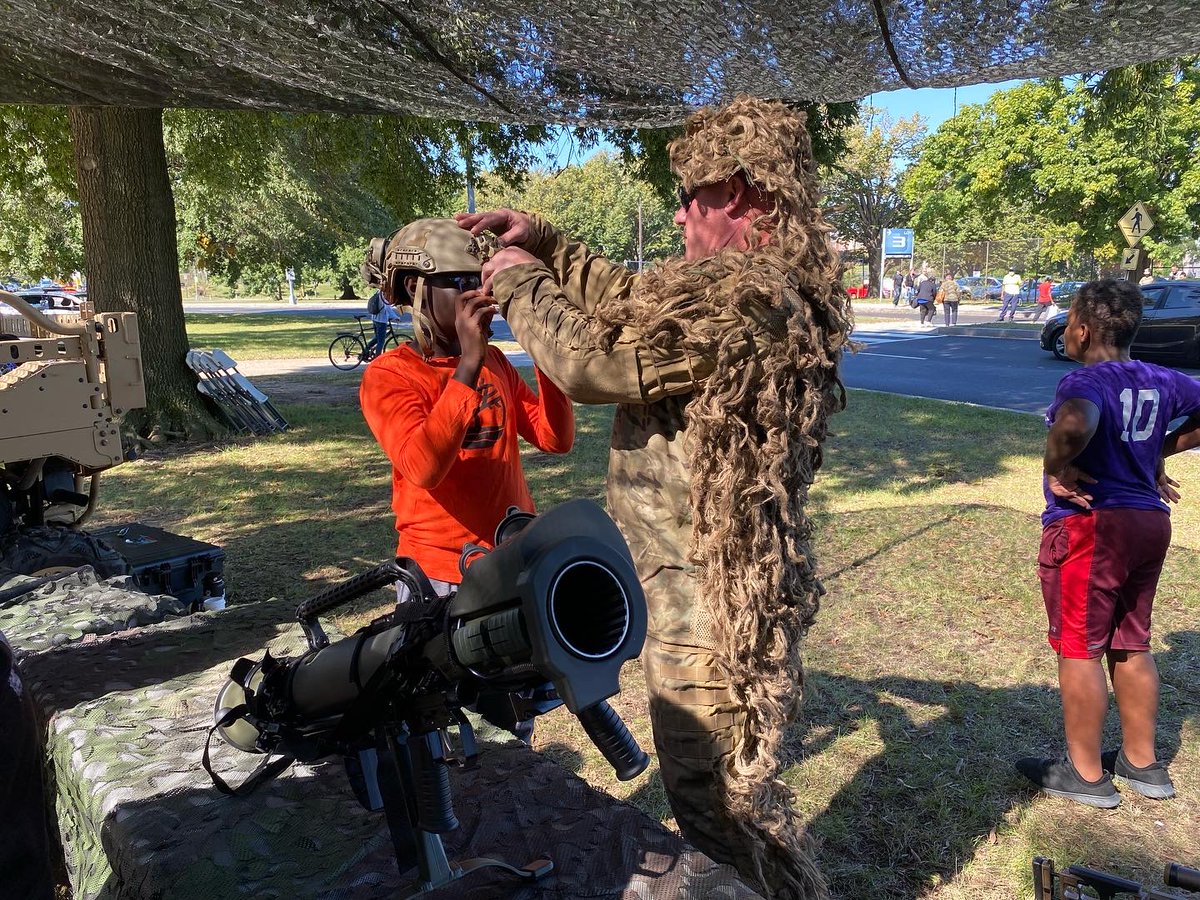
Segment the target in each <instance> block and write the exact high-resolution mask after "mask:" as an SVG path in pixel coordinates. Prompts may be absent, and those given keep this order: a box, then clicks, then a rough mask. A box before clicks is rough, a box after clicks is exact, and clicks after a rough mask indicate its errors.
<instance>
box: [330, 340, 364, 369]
mask: <svg viewBox="0 0 1200 900" xmlns="http://www.w3.org/2000/svg"><path fill="white" fill-rule="evenodd" d="M366 354H367V347H366V345H365V344H363V342H362V341H361V340H359V339H358V338H357V337H356V336H354V335H352V334H339V335H338V336H337V337H335V338H334V339H333V342H332V343H331V344H330V345H329V361H330V362H331V363H333V367H334V368H335V369H341V370H342V371H343V372H349V371H350V370H351V369H357V368H358V365H359V363H361V362H362V361H363V357H365V356H366Z"/></svg>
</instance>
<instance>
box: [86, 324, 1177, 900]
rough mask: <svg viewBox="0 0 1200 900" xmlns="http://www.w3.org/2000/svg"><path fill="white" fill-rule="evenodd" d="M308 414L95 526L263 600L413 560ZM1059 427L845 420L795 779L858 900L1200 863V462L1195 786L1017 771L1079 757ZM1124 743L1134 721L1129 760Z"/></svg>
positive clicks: (642, 731)
mask: <svg viewBox="0 0 1200 900" xmlns="http://www.w3.org/2000/svg"><path fill="white" fill-rule="evenodd" d="M272 321H279V320H275V319H272ZM298 324H300V325H301V326H308V327H316V326H315V324H314V323H313V322H312V321H309V320H305V321H303V322H301V323H298ZM189 327H190V326H189ZM226 349H228V347H227V348H226ZM230 352H233V351H230ZM234 355H235V356H236V354H234ZM282 411H283V413H284V415H285V416H286V417H287V418H288V419H289V421H291V422H292V423H293V428H292V430H290V431H289V432H287V433H286V434H283V435H277V436H273V437H269V438H264V439H257V440H255V439H248V438H247V439H237V440H233V441H230V442H228V443H225V444H222V445H219V446H212V445H205V446H202V447H192V448H183V449H175V450H171V451H169V452H168V453H166V454H163V455H154V456H150V457H147V458H144V459H142V460H140V461H138V462H135V463H130V464H128V465H124V466H121V467H119V468H117V469H115V470H113V472H112V473H111V474H109V475H106V476H105V481H104V487H103V488H102V498H103V499H102V502H101V505H100V509H101V511H102V515H100V516H98V521H97V522H96V523H95V524H96V525H102V524H108V523H110V522H117V521H129V520H134V519H137V520H141V521H146V522H150V523H152V524H158V525H162V526H166V527H169V528H171V529H173V530H176V531H179V532H181V533H184V534H190V535H193V536H195V537H198V538H201V539H204V540H208V541H213V542H215V543H218V544H220V545H222V546H223V547H225V549H226V553H227V583H228V587H229V590H230V596H231V599H232V601H233V602H238V603H249V602H253V601H256V600H262V599H265V598H267V597H271V596H275V597H283V598H286V599H288V600H290V601H299V600H300V599H302V598H304V597H307V596H310V595H312V594H313V593H315V592H316V591H317V590H318V589H320V588H321V587H323V586H325V585H327V584H329V583H330V582H331V581H334V580H337V579H341V578H344V577H346V576H348V575H350V574H353V573H355V572H358V571H360V570H361V569H364V568H366V567H367V566H369V565H371V564H373V563H375V562H377V561H379V560H381V559H385V558H387V557H388V556H389V555H390V554H391V553H392V551H393V549H394V547H395V536H394V531H393V525H392V515H391V512H390V509H389V496H388V494H389V469H388V466H387V465H386V463H385V461H384V459H383V457H382V455H381V454H380V452H379V451H378V449H377V448H376V446H375V444H374V442H373V440H372V439H371V437H370V435H369V433H368V432H367V430H366V427H365V426H364V425H363V423H362V420H361V416H360V415H359V412H358V410H357V409H356V408H355V407H354V406H352V405H351V406H348V405H324V406H316V405H292V406H286V407H284V408H283V410H282ZM577 413H578V428H579V436H578V439H577V443H576V450H575V451H573V452H572V454H570V455H569V456H567V457H551V456H547V455H545V454H541V453H538V452H536V451H531V450H528V449H527V450H526V453H525V456H524V462H525V467H526V472H527V474H528V477H529V480H530V483H531V485H532V487H533V491H534V495H535V497H536V498H537V500H538V502H539V504H540V505H541V506H542V507H543V508H545V507H546V506H549V505H552V504H554V503H557V502H560V501H562V500H566V499H569V498H571V497H579V496H583V497H591V498H593V499H596V500H599V501H601V502H603V493H604V471H605V466H606V456H607V446H608V433H609V427H610V424H611V409H609V408H607V407H590V408H588V407H581V408H578V409H577ZM1043 438H1044V428H1043V426H1042V424H1041V423H1040V422H1039V421H1038V419H1036V418H1035V417H1032V416H1025V415H1019V414H1015V413H1013V414H1009V413H1004V412H996V411H990V410H982V409H977V408H973V407H967V406H961V405H956V404H947V403H939V402H935V401H926V400H916V399H911V400H909V399H903V398H897V397H892V396H886V395H877V394H870V393H863V392H856V391H852V392H851V394H850V406H849V409H848V410H847V411H846V412H844V413H842V414H840V415H839V416H838V417H837V418H836V419H835V420H834V423H833V433H832V434H831V436H830V439H829V442H828V445H827V452H826V457H825V468H824V469H823V471H822V472H821V473H820V477H819V479H818V483H817V485H816V487H815V489H814V491H813V494H812V498H811V504H810V509H811V512H812V515H813V517H814V520H815V522H816V525H817V530H816V535H817V536H816V542H817V551H818V554H819V559H820V564H821V570H822V572H823V573H824V580H825V584H826V586H827V588H828V590H829V593H828V596H827V597H826V598H825V601H824V605H823V608H822V611H821V614H820V616H819V618H818V620H817V624H816V625H815V626H814V627H813V629H812V631H811V632H810V634H809V637H808V642H807V682H806V701H805V706H804V710H803V713H802V715H801V719H800V721H799V722H798V723H797V725H796V727H795V729H794V730H793V732H792V735H791V740H790V744H789V753H790V759H789V767H788V769H787V771H786V774H785V777H786V778H787V780H788V781H789V782H791V783H792V784H793V785H795V786H796V788H797V795H798V797H799V803H800V811H801V814H802V816H803V817H804V819H805V821H806V822H807V823H808V824H809V826H810V828H811V829H812V830H813V832H814V833H815V834H816V835H817V837H818V840H819V842H820V846H821V856H820V861H821V865H822V867H823V868H824V870H825V872H826V874H827V875H828V876H829V878H830V881H831V883H832V885H833V888H834V893H835V895H836V896H837V897H844V898H859V897H866V896H871V897H895V898H902V897H915V896H921V897H935V898H939V900H940V898H946V900H949V898H981V897H982V898H995V900H1001V898H1004V900H1008V898H1011V897H1014V896H1028V895H1029V894H1030V893H1031V876H1030V868H1029V864H1030V860H1031V858H1032V857H1033V856H1034V855H1037V854H1044V855H1048V856H1051V857H1053V858H1054V859H1055V861H1056V863H1057V864H1058V865H1059V866H1060V867H1065V866H1066V865H1067V864H1069V863H1075V862H1084V863H1087V864H1090V865H1093V866H1096V867H1101V868H1108V869H1110V870H1113V871H1117V872H1119V873H1121V874H1124V875H1127V876H1130V877H1135V878H1139V879H1143V880H1148V881H1149V882H1150V883H1153V884H1156V885H1157V884H1160V883H1161V882H1160V877H1161V870H1162V862H1163V861H1165V860H1167V859H1176V860H1180V861H1182V862H1184V863H1188V864H1196V863H1198V862H1200V688H1198V687H1197V684H1196V672H1197V671H1198V670H1200V669H1198V666H1200V628H1198V627H1197V625H1196V622H1197V616H1198V614H1200V579H1197V577H1196V573H1197V571H1200V456H1197V455H1195V454H1189V455H1186V456H1185V457H1182V458H1176V460H1173V461H1172V463H1171V464H1170V466H1169V470H1170V472H1171V473H1172V475H1174V477H1175V478H1176V480H1178V481H1179V482H1181V484H1182V491H1183V493H1184V501H1183V505H1182V506H1181V507H1180V508H1179V509H1178V510H1177V511H1176V514H1175V516H1174V529H1175V539H1174V545H1173V547H1172V550H1171V553H1170V555H1169V557H1168V560H1167V566H1166V570H1165V572H1164V575H1163V581H1162V587H1161V589H1160V592H1159V599H1158V608H1157V611H1156V615H1155V634H1156V637H1155V644H1154V649H1155V652H1156V655H1157V658H1158V662H1159V666H1160V669H1161V673H1162V680H1163V700H1162V721H1161V722H1160V725H1159V744H1160V748H1161V750H1162V752H1164V753H1165V755H1166V757H1167V758H1168V759H1170V760H1172V764H1171V772H1172V776H1173V778H1174V780H1175V784H1176V788H1177V790H1178V792H1179V798H1177V799H1175V800H1173V801H1168V802H1165V803H1155V802H1153V801H1147V800H1142V799H1141V798H1139V797H1137V796H1136V795H1132V794H1131V793H1129V792H1127V793H1126V795H1125V796H1126V799H1125V802H1124V803H1123V805H1122V806H1121V807H1120V808H1118V809H1116V810H1113V811H1101V810H1093V809H1088V808H1084V807H1079V806H1075V805H1073V804H1070V803H1067V802H1066V801H1058V800H1052V799H1049V798H1043V797H1039V796H1035V795H1034V794H1033V793H1032V792H1031V791H1029V790H1027V789H1026V787H1025V786H1024V784H1023V782H1022V779H1021V778H1020V777H1019V776H1017V775H1016V774H1015V773H1014V772H1013V770H1012V766H1011V763H1012V760H1013V759H1015V758H1017V757H1019V756H1023V755H1028V754H1033V753H1049V752H1059V751H1060V750H1061V748H1062V738H1061V721H1060V711H1059V706H1058V692H1057V687H1056V681H1055V665H1054V659H1053V657H1052V656H1051V654H1050V651H1049V649H1048V648H1047V647H1046V644H1045V639H1044V634H1045V619H1044V613H1043V611H1042V605H1041V599H1040V595H1039V591H1038V585H1037V566H1036V558H1037V545H1038V536H1039V531H1040V528H1039V523H1038V517H1037V513H1038V511H1039V509H1040V507H1041V497H1040V490H1039V476H1038V473H1039V470H1040V451H1041V443H1042V440H1043ZM376 599H377V600H378V601H379V605H377V606H373V607H371V608H370V609H368V608H365V607H364V608H360V609H358V610H355V611H352V612H351V613H349V614H348V615H345V616H343V617H342V618H341V619H340V620H339V625H340V626H342V627H343V628H353V627H356V626H357V625H358V624H361V623H362V622H365V621H366V620H367V619H368V618H369V617H370V616H371V615H372V614H377V613H378V612H379V611H380V610H381V609H382V608H383V606H384V604H386V599H387V598H386V595H385V594H384V593H382V592H381V593H380V594H379V595H378V596H377V598H376ZM624 674H625V678H624V685H625V690H624V691H623V693H622V694H621V695H620V696H619V697H617V698H615V700H614V706H615V707H617V708H618V710H619V711H620V712H621V713H622V715H624V716H625V718H626V721H627V722H628V723H629V725H630V727H631V729H632V730H633V731H634V733H635V734H636V735H637V736H638V737H639V739H640V741H641V743H642V746H643V748H646V749H652V744H651V741H650V734H649V728H648V723H647V717H646V707H645V696H644V690H643V682H642V676H641V671H640V668H639V666H638V664H637V663H636V662H633V663H630V664H628V666H627V669H626V671H625V673H624ZM1116 735H1117V731H1116V721H1115V713H1114V714H1110V721H1109V734H1108V738H1109V742H1108V745H1109V746H1114V747H1115V746H1116ZM535 745H536V746H538V747H539V749H541V750H542V751H543V752H546V753H547V754H550V755H552V756H553V757H554V758H556V759H557V760H559V761H560V762H561V763H563V764H564V765H567V766H570V767H571V768H573V769H575V770H576V771H578V772H580V774H581V775H582V776H583V777H585V778H587V779H588V780H589V781H590V782H592V783H593V784H596V785H598V786H600V787H602V788H603V789H605V790H608V791H609V792H611V793H612V794H614V795H616V796H618V797H623V798H627V799H629V800H630V801H631V802H633V803H635V804H637V805H638V806H640V807H641V808H642V809H644V810H645V811H646V812H647V813H648V814H649V815H651V816H653V817H655V818H658V819H661V820H663V821H667V822H668V823H669V822H670V810H669V808H668V807H667V805H666V802H665V797H664V794H663V790H662V786H661V782H660V780H659V777H658V775H657V771H656V769H655V768H654V767H653V766H652V767H651V769H650V771H649V772H648V773H647V774H646V775H643V776H642V777H640V778H638V779H635V780H634V781H632V782H630V783H628V784H621V783H618V782H617V781H616V780H615V779H614V778H613V777H612V773H611V770H610V769H608V768H607V766H606V765H605V764H604V763H603V761H602V759H601V758H600V756H599V754H598V753H597V752H596V751H595V750H594V749H593V748H592V747H591V745H590V744H589V743H588V742H587V739H586V737H585V736H584V734H583V731H582V728H580V727H579V726H578V725H577V723H576V722H575V720H574V719H572V718H571V717H570V716H569V715H567V714H566V713H565V712H564V711H563V710H559V711H556V712H555V713H552V714H551V715H550V716H548V717H546V719H545V720H543V721H542V722H541V723H540V724H539V726H538V734H537V736H536V737H535Z"/></svg>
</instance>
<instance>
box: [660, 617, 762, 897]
mask: <svg viewBox="0 0 1200 900" xmlns="http://www.w3.org/2000/svg"><path fill="white" fill-rule="evenodd" d="M648 599H649V597H648ZM652 602H653V601H652ZM651 618H652V619H653V618H654V616H653V615H652V616H651ZM673 636H674V635H673ZM678 636H680V637H682V636H683V635H678ZM691 643H693V644H695V643H697V641H696V640H694V639H693V640H692V641H691ZM642 667H643V669H644V670H645V674H646V691H647V693H648V695H649V699H650V722H651V725H652V726H653V728H654V747H655V750H656V751H657V753H658V766H659V772H660V774H661V775H662V780H663V785H664V787H665V788H666V790H667V799H668V801H669V802H670V804H671V810H672V812H674V813H675V821H676V823H677V824H678V826H679V831H680V833H681V834H682V835H683V836H684V838H686V839H687V840H688V841H689V842H690V843H691V844H693V845H694V846H695V847H697V848H699V849H700V850H702V851H704V853H706V854H707V855H708V856H710V857H711V858H712V859H714V860H716V861H717V862H723V863H728V864H729V865H732V866H733V867H734V868H736V869H737V870H738V871H739V872H742V873H743V874H747V873H749V872H752V871H753V867H752V865H751V858H752V855H751V851H750V848H749V846H748V844H747V839H746V835H745V833H744V832H743V831H742V830H741V829H740V828H739V827H738V826H737V825H736V823H734V822H733V820H731V819H730V818H729V816H728V815H726V813H725V805H724V801H723V796H722V787H721V785H722V781H723V778H724V770H723V761H724V759H725V757H726V756H727V755H728V754H729V753H730V752H731V750H732V749H733V744H734V735H735V733H736V731H737V729H738V727H739V726H740V725H741V723H742V722H743V721H744V719H745V710H743V709H740V708H739V707H738V706H736V705H735V704H734V702H733V700H732V699H731V698H730V696H729V688H728V685H727V684H726V683H725V681H724V679H723V678H722V675H721V673H720V672H719V671H718V670H717V668H716V665H715V659H714V657H713V654H712V651H711V650H709V649H705V648H703V647H696V646H688V645H686V644H682V643H674V642H667V641H663V640H659V639H658V638H656V637H654V636H653V635H651V636H648V637H647V638H646V645H645V647H644V648H643V650H642Z"/></svg>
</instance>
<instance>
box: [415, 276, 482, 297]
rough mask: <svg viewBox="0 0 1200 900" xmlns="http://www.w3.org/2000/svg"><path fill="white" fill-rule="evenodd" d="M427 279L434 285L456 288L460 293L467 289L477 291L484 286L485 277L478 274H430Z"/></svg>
mask: <svg viewBox="0 0 1200 900" xmlns="http://www.w3.org/2000/svg"><path fill="white" fill-rule="evenodd" d="M425 281H426V282H428V283H429V284H431V285H433V286H434V287H440V288H454V289H455V290H456V291H458V292H459V293H460V294H462V293H465V292H466V291H477V290H479V289H480V288H481V287H482V286H483V279H482V278H480V277H479V275H478V274H469V275H430V276H429V277H428V278H426V279H425Z"/></svg>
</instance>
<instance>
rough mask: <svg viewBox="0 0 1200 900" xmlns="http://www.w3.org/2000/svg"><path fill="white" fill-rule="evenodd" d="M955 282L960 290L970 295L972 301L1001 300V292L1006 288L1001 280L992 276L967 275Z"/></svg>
mask: <svg viewBox="0 0 1200 900" xmlns="http://www.w3.org/2000/svg"><path fill="white" fill-rule="evenodd" d="M955 281H956V283H957V284H958V289H959V290H960V291H963V292H965V293H966V294H968V295H969V296H970V297H971V299H972V300H999V299H1000V291H1001V290H1002V289H1003V287H1004V285H1003V283H1002V282H1001V281H1000V279H999V278H995V277H993V276H991V275H986V276H983V275H967V276H965V277H963V278H957V279H955Z"/></svg>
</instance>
